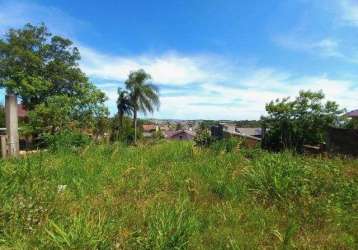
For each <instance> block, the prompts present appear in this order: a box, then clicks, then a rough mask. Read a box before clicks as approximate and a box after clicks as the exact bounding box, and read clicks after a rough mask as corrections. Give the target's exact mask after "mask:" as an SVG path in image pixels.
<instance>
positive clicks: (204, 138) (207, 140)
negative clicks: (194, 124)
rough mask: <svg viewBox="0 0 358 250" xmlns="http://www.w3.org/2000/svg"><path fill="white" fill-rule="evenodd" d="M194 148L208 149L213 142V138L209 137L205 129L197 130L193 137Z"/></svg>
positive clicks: (208, 132)
mask: <svg viewBox="0 0 358 250" xmlns="http://www.w3.org/2000/svg"><path fill="white" fill-rule="evenodd" d="M194 142H195V145H196V146H199V147H208V146H210V145H211V144H212V143H213V142H214V138H213V137H212V136H211V134H210V131H209V130H208V129H206V128H203V129H199V130H198V131H197V132H196V136H195V137H194Z"/></svg>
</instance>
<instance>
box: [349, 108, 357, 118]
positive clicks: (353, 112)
mask: <svg viewBox="0 0 358 250" xmlns="http://www.w3.org/2000/svg"><path fill="white" fill-rule="evenodd" d="M347 116H348V117H358V109H356V110H353V111H351V112H348V113H347Z"/></svg>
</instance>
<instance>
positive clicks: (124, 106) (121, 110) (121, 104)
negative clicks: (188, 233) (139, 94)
mask: <svg viewBox="0 0 358 250" xmlns="http://www.w3.org/2000/svg"><path fill="white" fill-rule="evenodd" d="M117 92H118V99H117V110H118V118H119V128H120V129H122V127H123V116H124V115H131V114H132V104H131V99H130V96H129V93H128V91H126V90H122V89H121V88H118V91H117Z"/></svg>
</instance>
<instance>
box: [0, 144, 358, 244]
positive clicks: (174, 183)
mask: <svg viewBox="0 0 358 250" xmlns="http://www.w3.org/2000/svg"><path fill="white" fill-rule="evenodd" d="M357 195H358V162H357V161H353V160H339V159H334V160H328V159H324V158H309V157H302V156H293V155H291V154H289V153H284V154H272V153H267V152H261V151H259V150H255V151H247V150H244V151H240V152H237V150H234V152H231V153H225V152H222V151H220V150H218V149H216V150H215V149H210V150H200V149H197V148H194V147H193V146H192V144H190V143H176V142H173V143H162V144H157V145H152V146H140V147H126V146H121V145H113V146H91V147H89V148H87V149H84V150H82V151H79V152H62V153H61V152H58V153H50V152H48V153H41V154H36V155H32V156H29V157H28V158H24V159H20V160H11V161H3V162H1V167H0V201H1V204H0V248H1V249H36V248H39V249H116V248H117V249H280V248H283V249H289V248H297V249H308V248H310V249H354V248H355V249H356V247H357V243H358V242H357V237H358V226H357V225H358V221H357V219H358V218H357V217H358V210H357V205H358V204H357V199H358V197H357Z"/></svg>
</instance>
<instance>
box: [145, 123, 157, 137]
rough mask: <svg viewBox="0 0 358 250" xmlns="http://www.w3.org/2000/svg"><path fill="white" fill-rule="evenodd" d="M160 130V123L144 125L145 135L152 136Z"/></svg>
mask: <svg viewBox="0 0 358 250" xmlns="http://www.w3.org/2000/svg"><path fill="white" fill-rule="evenodd" d="M158 131H159V127H158V125H155V124H144V125H143V136H144V137H152V136H153V134H154V133H155V132H158Z"/></svg>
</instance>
